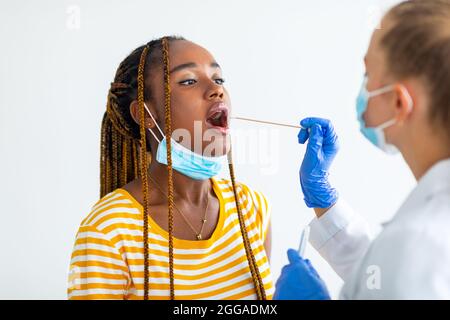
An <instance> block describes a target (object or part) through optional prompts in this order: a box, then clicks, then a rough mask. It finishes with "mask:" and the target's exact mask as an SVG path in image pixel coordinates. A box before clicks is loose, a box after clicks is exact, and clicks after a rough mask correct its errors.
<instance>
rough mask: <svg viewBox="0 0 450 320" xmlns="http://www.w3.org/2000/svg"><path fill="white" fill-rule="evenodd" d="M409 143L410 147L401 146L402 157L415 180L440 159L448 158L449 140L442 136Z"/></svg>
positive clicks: (449, 151)
mask: <svg viewBox="0 0 450 320" xmlns="http://www.w3.org/2000/svg"><path fill="white" fill-rule="evenodd" d="M427 138H428V139H422V140H421V141H417V140H416V141H415V142H414V143H411V144H410V145H411V147H410V148H402V150H401V152H402V155H403V158H404V159H405V161H406V163H407V164H408V166H409V168H410V169H411V171H412V173H413V175H414V177H415V178H416V180H417V181H418V180H420V178H422V177H423V176H424V175H425V174H426V173H427V171H428V170H429V169H430V168H431V167H432V166H433V165H435V164H436V163H438V162H439V161H441V160H445V159H448V158H450V150H449V142H448V141H447V140H446V139H445V138H442V137H431V136H428V137H427Z"/></svg>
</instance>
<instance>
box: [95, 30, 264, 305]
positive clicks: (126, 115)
mask: <svg viewBox="0 0 450 320" xmlns="http://www.w3.org/2000/svg"><path fill="white" fill-rule="evenodd" d="M177 40H184V38H181V37H173V36H171V37H164V38H160V39H156V40H152V41H150V42H149V43H147V44H146V45H143V46H141V47H139V48H137V49H135V50H134V51H133V52H132V53H131V54H130V55H129V56H128V57H126V58H125V60H123V61H122V63H120V65H119V68H118V70H117V72H116V75H115V78H114V82H113V83H111V88H110V90H109V93H108V98H107V105H106V112H105V114H104V116H103V120H102V127H101V154H100V197H103V196H105V195H106V194H108V193H110V192H112V191H114V190H115V189H117V188H120V187H122V186H123V185H125V184H127V183H129V182H130V181H133V180H135V179H137V178H141V180H142V190H143V209H144V216H143V220H144V222H143V229H144V230H143V241H144V300H148V295H149V294H148V292H149V278H150V275H149V239H148V214H149V213H148V207H149V203H148V195H149V184H148V176H147V175H148V165H149V163H150V161H151V153H150V152H149V151H150V148H149V146H148V145H147V141H146V127H145V111H144V101H145V100H146V99H150V98H151V97H152V92H151V91H150V90H149V89H148V88H145V82H144V79H145V78H146V76H147V75H148V73H149V72H150V70H151V69H152V68H153V67H154V66H155V65H156V64H157V63H161V55H162V64H163V73H164V114H165V117H164V121H165V131H166V132H165V137H166V143H167V171H168V179H167V180H168V181H167V183H168V233H169V276H170V298H171V299H172V300H173V299H175V289H174V287H175V286H174V271H173V266H174V262H173V259H174V257H173V229H174V225H173V224H174V223H173V209H174V187H173V168H172V153H171V134H172V128H171V123H172V121H171V106H170V101H171V100H170V85H169V84H170V74H169V70H170V69H169V66H170V63H169V44H170V42H172V41H177ZM134 100H137V101H138V108H139V124H137V123H136V122H135V121H134V120H133V118H132V116H131V114H130V111H129V106H130V104H131V102H132V101H134ZM228 166H229V171H230V177H231V183H232V188H233V193H234V199H235V203H236V208H237V213H238V218H239V226H240V229H241V235H242V238H243V242H244V248H245V253H246V256H247V260H248V264H249V268H250V273H251V276H252V280H253V284H254V287H255V291H256V295H257V298H258V299H259V300H265V299H266V293H265V289H264V285H263V282H262V278H261V274H260V272H259V269H258V265H257V264H256V259H255V256H254V254H253V251H252V248H251V244H250V241H249V238H248V234H247V231H246V228H245V223H244V217H243V214H242V211H241V207H240V204H239V201H238V196H237V194H238V193H237V188H236V181H235V175H234V168H233V163H232V156H231V150H230V151H229V153H228Z"/></svg>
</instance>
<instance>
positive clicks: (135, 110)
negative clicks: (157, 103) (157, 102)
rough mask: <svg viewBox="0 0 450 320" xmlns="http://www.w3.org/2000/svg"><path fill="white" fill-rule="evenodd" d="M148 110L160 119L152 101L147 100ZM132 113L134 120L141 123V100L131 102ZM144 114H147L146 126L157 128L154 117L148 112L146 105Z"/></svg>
mask: <svg viewBox="0 0 450 320" xmlns="http://www.w3.org/2000/svg"><path fill="white" fill-rule="evenodd" d="M145 105H146V106H147V108H148V110H149V111H150V112H151V113H152V116H153V117H154V118H155V120H156V121H158V115H157V113H156V110H155V107H154V105H153V104H152V103H149V102H146V103H145ZM130 114H131V117H132V118H133V120H134V121H135V122H136V123H137V124H138V125H139V124H140V119H141V117H140V112H139V102H138V101H137V100H133V101H132V102H131V103H130ZM144 116H145V127H146V128H148V129H153V128H155V126H156V124H155V122H154V121H153V119H152V117H150V115H149V114H148V112H147V110H146V109H145V107H144Z"/></svg>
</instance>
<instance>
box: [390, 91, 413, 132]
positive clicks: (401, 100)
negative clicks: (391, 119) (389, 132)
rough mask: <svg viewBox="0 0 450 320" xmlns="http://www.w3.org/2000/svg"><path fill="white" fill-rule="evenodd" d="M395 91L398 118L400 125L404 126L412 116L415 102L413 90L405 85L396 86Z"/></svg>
mask: <svg viewBox="0 0 450 320" xmlns="http://www.w3.org/2000/svg"><path fill="white" fill-rule="evenodd" d="M394 91H395V93H396V95H397V106H396V117H397V121H398V123H400V124H402V123H404V122H405V121H406V119H407V118H408V117H409V115H410V114H411V112H412V109H413V105H414V100H413V98H412V96H411V93H410V92H411V90H410V89H408V88H407V87H406V86H405V85H404V84H398V85H396V86H395V88H394Z"/></svg>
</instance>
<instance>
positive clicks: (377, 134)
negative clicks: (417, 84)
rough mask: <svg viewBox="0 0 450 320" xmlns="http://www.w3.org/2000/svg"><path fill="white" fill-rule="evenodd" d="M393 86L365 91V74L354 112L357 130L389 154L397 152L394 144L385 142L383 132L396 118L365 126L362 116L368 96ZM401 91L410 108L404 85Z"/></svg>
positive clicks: (411, 103) (386, 90) (409, 97)
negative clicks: (356, 118) (372, 125)
mask: <svg viewBox="0 0 450 320" xmlns="http://www.w3.org/2000/svg"><path fill="white" fill-rule="evenodd" d="M394 88H395V87H394V85H389V86H385V87H383V88H380V89H377V90H374V91H371V92H369V91H367V76H365V77H364V81H363V84H362V86H361V90H360V92H359V95H358V98H357V99H356V114H357V117H358V122H359V125H360V128H359V130H360V131H361V133H362V134H363V135H364V136H365V137H366V138H367V140H369V141H370V142H371V143H372V144H373V145H375V146H376V147H378V148H380V149H381V150H383V151H384V152H386V153H389V154H395V153H397V152H398V149H397V148H396V147H395V146H394V145H392V144H389V143H387V142H386V136H385V134H384V129H385V128H387V127H390V126H392V125H394V124H395V123H396V122H397V120H396V119H391V120H388V121H386V122H384V123H382V124H380V125H378V126H376V127H367V126H366V123H365V121H364V118H363V116H364V113H365V112H366V110H367V106H368V104H369V99H370V98H372V97H375V96H378V95H380V94H384V93H387V92H390V91H392V90H394ZM403 92H404V94H405V96H406V97H407V99H408V102H409V106H410V109H411V108H412V105H413V102H412V99H411V96H410V95H409V93H408V91H407V90H406V88H404V87H403Z"/></svg>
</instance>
